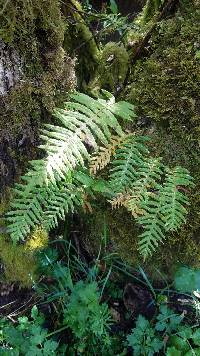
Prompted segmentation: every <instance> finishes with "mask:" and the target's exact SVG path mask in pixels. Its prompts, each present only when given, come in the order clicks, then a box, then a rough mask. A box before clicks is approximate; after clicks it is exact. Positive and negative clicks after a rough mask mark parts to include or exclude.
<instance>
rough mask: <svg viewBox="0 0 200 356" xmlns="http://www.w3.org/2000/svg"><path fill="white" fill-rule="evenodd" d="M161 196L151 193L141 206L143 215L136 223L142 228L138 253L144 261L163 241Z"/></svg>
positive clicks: (163, 226)
mask: <svg viewBox="0 0 200 356" xmlns="http://www.w3.org/2000/svg"><path fill="white" fill-rule="evenodd" d="M162 206H163V201H162V196H160V195H159V193H152V194H151V195H149V196H148V197H147V198H146V201H145V200H144V201H143V202H142V204H141V208H142V209H144V211H145V213H144V215H143V216H141V217H139V218H138V219H137V221H138V222H139V224H140V225H141V226H142V227H143V229H144V232H143V233H142V234H140V236H139V238H140V241H139V243H138V244H139V251H140V253H141V254H142V256H143V257H144V260H145V259H146V258H147V257H148V256H150V255H152V252H153V251H155V250H156V248H157V247H158V244H159V243H161V242H163V240H164V239H165V234H164V233H165V224H164V222H163V216H162Z"/></svg>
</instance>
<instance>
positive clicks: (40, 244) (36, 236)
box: [24, 226, 49, 252]
mask: <svg viewBox="0 0 200 356" xmlns="http://www.w3.org/2000/svg"><path fill="white" fill-rule="evenodd" d="M48 240H49V236H48V233H47V231H45V230H44V229H43V228H42V227H41V226H38V227H37V228H36V229H35V230H34V231H33V233H32V234H31V236H30V237H29V239H28V240H27V241H26V244H25V246H24V247H25V250H26V251H32V252H36V251H37V250H41V249H43V248H45V247H47V246H48Z"/></svg>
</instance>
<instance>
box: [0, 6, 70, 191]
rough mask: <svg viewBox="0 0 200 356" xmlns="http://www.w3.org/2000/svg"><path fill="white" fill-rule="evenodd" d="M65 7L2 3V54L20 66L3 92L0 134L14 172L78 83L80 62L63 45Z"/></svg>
mask: <svg viewBox="0 0 200 356" xmlns="http://www.w3.org/2000/svg"><path fill="white" fill-rule="evenodd" d="M61 7H62V4H61V2H60V1H59V0H34V1H33V0H13V1H6V2H5V5H3V7H2V8H1V9H0V10H2V11H0V22H1V29H0V36H1V38H2V40H3V41H4V45H3V52H2V55H3V56H4V55H5V56H6V57H5V58H9V63H10V64H8V65H9V68H11V70H12V69H13V63H12V60H13V53H14V54H15V56H16V58H17V60H15V63H14V64H15V67H17V71H18V72H20V75H18V77H17V78H15V77H14V78H15V79H16V80H13V84H12V86H11V87H10V88H8V90H7V93H6V94H5V95H3V96H1V98H0V107H1V110H0V111H1V112H0V117H1V118H0V126H1V134H0V140H1V139H3V138H4V137H6V140H7V146H8V148H9V152H10V153H11V156H12V158H13V162H14V163H13V164H14V166H15V169H16V171H15V176H17V175H18V174H20V173H21V170H23V169H24V162H27V161H28V160H30V159H35V158H36V152H35V149H34V147H35V146H36V145H37V143H38V127H39V126H41V123H42V122H43V121H45V122H48V121H49V120H50V115H49V113H50V112H52V110H53V109H54V107H55V106H59V105H60V104H61V103H63V101H64V100H65V99H66V98H67V93H68V92H69V91H71V90H73V89H74V88H75V86H76V76H75V62H74V60H72V59H71V58H70V57H69V56H68V55H67V53H66V51H65V49H64V37H65V32H66V31H67V27H68V23H67V20H66V19H65V17H64V16H63V14H62V8H61ZM5 44H6V45H5ZM18 66H19V67H20V69H19V68H18ZM14 73H15V71H14ZM22 141H23V142H22ZM21 158H22V159H21ZM10 160H11V157H10ZM10 183H12V182H10ZM6 184H7V183H6Z"/></svg>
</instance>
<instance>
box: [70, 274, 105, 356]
mask: <svg viewBox="0 0 200 356" xmlns="http://www.w3.org/2000/svg"><path fill="white" fill-rule="evenodd" d="M99 300H100V295H99V292H98V286H97V284H96V283H95V282H92V283H86V282H84V281H79V282H77V283H76V284H75V285H74V287H73V289H72V291H71V294H70V297H69V302H68V304H67V306H66V309H65V310H64V324H66V325H67V326H68V327H69V328H70V329H71V330H72V333H73V335H74V339H75V345H74V347H75V348H77V350H78V351H79V352H81V353H83V352H89V351H90V352H91V353H92V351H93V352H94V351H95V352H97V350H99V351H98V354H103V351H104V350H105V351H106V349H108V348H109V347H110V345H111V339H110V336H109V334H108V330H109V326H110V325H111V316H110V313H109V311H108V306H107V304H105V303H104V304H100V303H99ZM95 352H94V354H95Z"/></svg>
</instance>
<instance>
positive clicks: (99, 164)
mask: <svg viewBox="0 0 200 356" xmlns="http://www.w3.org/2000/svg"><path fill="white" fill-rule="evenodd" d="M131 136H133V135H132V134H131ZM129 137H130V134H127V135H122V136H112V137H111V139H110V143H109V144H108V145H106V146H105V147H100V148H99V151H98V152H95V153H94V154H93V155H92V157H91V159H90V174H93V175H95V174H96V173H97V171H99V170H102V169H103V168H105V167H106V166H107V165H108V164H109V163H110V161H111V157H112V156H113V155H114V154H115V151H116V149H117V148H118V147H119V146H120V145H121V144H122V143H123V142H125V141H126V140H128V138H129Z"/></svg>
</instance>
